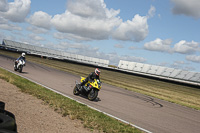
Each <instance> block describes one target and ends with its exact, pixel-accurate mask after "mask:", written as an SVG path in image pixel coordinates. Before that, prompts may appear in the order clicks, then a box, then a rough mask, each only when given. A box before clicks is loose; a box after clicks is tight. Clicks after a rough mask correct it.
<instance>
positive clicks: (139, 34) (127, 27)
mask: <svg viewBox="0 0 200 133" xmlns="http://www.w3.org/2000/svg"><path fill="white" fill-rule="evenodd" d="M148 32H149V31H148V24H147V17H146V16H144V17H142V16H140V15H138V14H136V15H135V16H134V18H133V19H132V20H131V21H130V20H127V21H126V22H123V23H121V24H120V26H119V27H118V28H117V29H116V31H114V33H113V35H112V37H113V38H114V39H117V40H123V41H135V42H139V41H142V40H144V39H145V38H146V36H147V35H148Z"/></svg>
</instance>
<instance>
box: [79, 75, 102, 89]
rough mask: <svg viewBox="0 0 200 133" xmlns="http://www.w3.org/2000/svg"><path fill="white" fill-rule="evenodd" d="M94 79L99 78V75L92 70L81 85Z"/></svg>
mask: <svg viewBox="0 0 200 133" xmlns="http://www.w3.org/2000/svg"><path fill="white" fill-rule="evenodd" d="M94 79H98V80H100V79H99V76H98V75H96V74H95V72H91V73H90V74H89V75H88V77H87V78H86V79H85V80H84V81H83V82H82V83H81V86H83V85H85V83H87V82H88V81H93V80H94Z"/></svg>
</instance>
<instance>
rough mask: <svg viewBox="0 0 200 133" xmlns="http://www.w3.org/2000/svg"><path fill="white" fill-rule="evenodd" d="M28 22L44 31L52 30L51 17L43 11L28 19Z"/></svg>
mask: <svg viewBox="0 0 200 133" xmlns="http://www.w3.org/2000/svg"><path fill="white" fill-rule="evenodd" d="M27 22H29V23H30V24H32V25H35V26H37V27H41V28H44V29H50V28H51V16H50V15H49V14H47V13H45V12H43V11H38V12H35V13H34V14H33V15H31V16H30V18H28V19H27Z"/></svg>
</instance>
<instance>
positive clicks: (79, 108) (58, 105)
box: [0, 68, 141, 133]
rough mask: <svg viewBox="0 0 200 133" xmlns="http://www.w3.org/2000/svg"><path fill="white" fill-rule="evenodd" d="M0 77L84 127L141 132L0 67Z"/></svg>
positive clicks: (120, 132) (108, 131)
mask: <svg viewBox="0 0 200 133" xmlns="http://www.w3.org/2000/svg"><path fill="white" fill-rule="evenodd" d="M0 78H1V79H4V80H6V81H7V82H9V83H11V84H14V85H15V86H17V87H18V88H20V90H21V91H22V92H24V93H28V94H30V95H33V96H35V97H37V98H38V99H41V100H43V101H44V103H45V104H47V105H49V106H50V107H51V108H53V109H54V110H55V111H56V112H58V113H60V114H62V116H69V118H71V119H72V120H73V119H79V120H81V121H82V122H83V125H84V127H86V128H89V129H91V130H94V129H95V130H99V131H103V132H106V133H141V131H140V130H138V129H136V128H134V127H132V126H131V125H128V124H124V123H122V122H120V121H118V120H116V119H114V118H111V117H109V116H107V115H105V114H103V113H101V112H98V111H95V110H93V109H90V108H88V107H87V106H86V105H83V104H80V103H77V102H76V101H74V100H71V99H69V98H66V97H64V96H62V95H60V94H57V93H55V92H53V91H51V90H48V89H46V88H44V87H42V86H40V85H37V84H35V83H33V82H31V81H29V80H27V79H24V78H21V77H20V76H17V75H15V74H13V73H10V72H8V71H6V70H3V69H1V68H0Z"/></svg>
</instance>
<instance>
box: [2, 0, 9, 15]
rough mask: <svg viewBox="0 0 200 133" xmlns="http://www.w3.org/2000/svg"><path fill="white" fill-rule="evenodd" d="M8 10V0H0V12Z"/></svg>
mask: <svg viewBox="0 0 200 133" xmlns="http://www.w3.org/2000/svg"><path fill="white" fill-rule="evenodd" d="M6 11H8V2H7V0H0V12H6Z"/></svg>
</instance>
